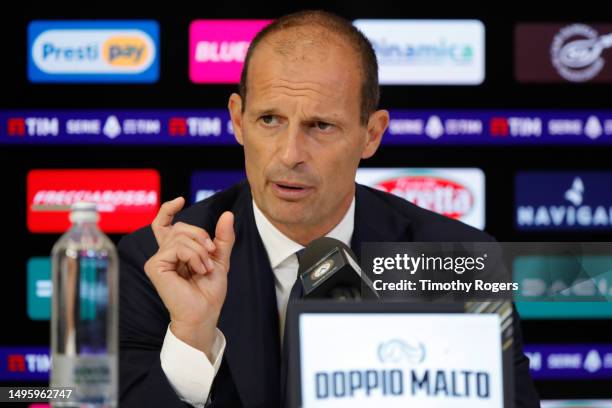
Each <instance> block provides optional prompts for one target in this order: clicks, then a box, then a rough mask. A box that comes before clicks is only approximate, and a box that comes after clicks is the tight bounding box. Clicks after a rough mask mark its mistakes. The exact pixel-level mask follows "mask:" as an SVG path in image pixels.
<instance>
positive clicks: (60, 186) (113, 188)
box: [27, 169, 160, 233]
mask: <svg viewBox="0 0 612 408" xmlns="http://www.w3.org/2000/svg"><path fill="white" fill-rule="evenodd" d="M159 191H160V178H159V173H158V172H157V171H156V170H151V169H137V170H132V169H128V170H123V169H109V170H106V169H95V170H32V171H30V173H28V178H27V206H28V208H27V224H28V229H29V230H30V231H31V232H41V233H62V232H65V231H66V230H67V229H68V228H69V227H70V222H69V220H68V214H69V211H70V206H71V205H72V204H73V203H75V202H78V201H92V202H95V203H96V204H97V205H98V212H99V213H100V222H99V225H100V228H101V229H102V230H103V231H105V232H107V233H129V232H132V231H134V230H136V229H138V228H140V227H143V226H145V225H147V224H149V223H151V222H152V221H153V218H155V214H156V213H157V210H158V208H159Z"/></svg>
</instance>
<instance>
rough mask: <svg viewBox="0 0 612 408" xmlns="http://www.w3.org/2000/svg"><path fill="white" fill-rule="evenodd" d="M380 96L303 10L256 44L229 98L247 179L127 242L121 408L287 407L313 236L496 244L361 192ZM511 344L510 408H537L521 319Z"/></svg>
mask: <svg viewBox="0 0 612 408" xmlns="http://www.w3.org/2000/svg"><path fill="white" fill-rule="evenodd" d="M247 94H248V98H247ZM378 100H379V90H378V74H377V64H376V57H375V54H374V51H373V49H372V47H371V45H370V43H369V42H368V41H367V39H366V38H365V37H364V36H363V35H362V34H361V33H360V32H359V31H357V30H356V29H355V28H354V27H353V26H352V25H351V24H350V22H348V21H346V20H344V19H342V18H339V17H337V16H334V15H331V14H328V13H324V12H302V13H296V14H293V15H289V16H285V17H282V18H280V19H278V20H276V21H275V22H274V23H272V24H271V25H270V26H268V27H267V28H265V29H264V30H262V32H260V33H259V34H258V35H257V37H256V38H255V39H254V40H253V42H252V43H251V46H250V48H249V51H248V53H247V57H246V60H245V63H244V68H243V74H242V79H241V86H240V94H239V95H238V94H232V95H231V97H230V101H229V110H230V115H231V118H232V124H233V128H234V133H235V135H236V140H237V141H238V142H239V143H240V144H241V145H243V147H244V153H245V167H246V173H247V178H248V181H245V182H242V183H240V184H237V185H235V186H233V187H231V188H229V189H228V190H225V191H223V192H220V193H217V194H216V195H214V196H212V197H210V198H209V199H207V200H204V201H202V202H199V203H197V204H196V205H194V206H192V207H190V208H188V209H186V210H184V211H180V212H179V210H181V208H182V206H183V204H184V203H183V200H182V199H175V200H173V201H171V202H168V203H165V204H164V205H163V206H162V208H161V209H160V212H159V214H158V216H157V218H156V219H155V221H154V222H153V224H152V225H151V226H149V227H146V228H143V229H141V230H138V231H136V232H135V233H133V234H130V235H128V236H126V237H124V238H123V239H122V240H121V242H120V243H119V255H120V260H121V268H120V269H121V271H120V279H121V281H120V288H121V291H120V299H121V304H120V353H121V354H120V403H121V406H125V407H132V406H133V407H144V406H147V407H148V406H155V407H157V406H159V407H182V406H189V405H193V406H205V405H207V404H208V405H210V406H219V407H221V406H223V407H240V406H244V407H277V406H279V405H281V397H280V395H281V393H282V391H283V390H281V378H280V372H281V369H280V367H281V363H282V362H281V347H282V333H283V325H284V319H285V313H286V306H287V301H288V297H289V292H290V289H291V287H292V285H293V283H294V282H295V281H296V278H297V257H296V252H297V251H299V250H300V249H301V248H303V247H304V246H306V245H307V244H308V243H309V242H311V241H312V240H314V239H316V238H318V237H321V236H332V237H334V238H337V239H339V240H341V241H343V242H345V243H346V244H347V245H350V246H351V247H352V249H353V250H354V252H355V253H356V255H357V256H358V257H359V256H360V253H359V252H360V248H361V243H362V242H381V241H477V242H481V241H490V240H491V239H492V238H491V237H490V236H488V235H486V234H485V233H483V232H480V231H478V230H476V229H473V228H471V227H468V226H466V225H464V224H462V223H460V222H457V221H453V220H450V219H447V218H445V217H442V216H440V215H437V214H434V213H431V212H429V211H426V210H423V209H420V208H418V207H416V206H414V205H412V204H411V203H409V202H407V201H404V200H402V199H399V198H397V197H394V196H392V195H389V194H386V193H382V192H379V191H376V190H373V189H370V188H367V187H364V186H360V185H357V184H356V183H355V182H354V179H355V172H356V169H357V167H358V165H359V162H360V160H361V159H366V158H369V157H371V156H372V155H373V154H374V153H375V152H376V150H377V149H378V146H379V144H380V140H381V138H382V135H383V133H384V131H385V129H386V128H387V125H388V122H389V115H388V112H387V111H385V110H376V109H377V106H378ZM247 102H248V103H247ZM515 317H516V316H515ZM514 343H515V358H514V363H515V368H514V372H515V384H516V387H515V388H516V406H519V407H536V406H539V403H538V397H537V394H536V392H535V389H534V387H533V383H532V381H531V378H530V375H529V368H528V360H527V358H526V357H525V356H524V354H523V352H522V340H521V334H520V326H519V324H518V321H517V320H515V325H514Z"/></svg>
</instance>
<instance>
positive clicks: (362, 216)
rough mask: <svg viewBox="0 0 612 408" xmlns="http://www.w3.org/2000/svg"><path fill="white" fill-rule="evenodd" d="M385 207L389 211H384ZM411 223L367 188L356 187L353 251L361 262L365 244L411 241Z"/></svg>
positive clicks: (357, 185) (358, 185)
mask: <svg viewBox="0 0 612 408" xmlns="http://www.w3.org/2000/svg"><path fill="white" fill-rule="evenodd" d="M385 207H387V208H388V211H384V209H385ZM411 240H412V227H411V222H410V220H409V219H408V218H406V217H405V216H404V215H403V214H400V213H398V212H397V211H395V210H394V209H393V207H392V206H391V205H389V204H387V203H385V202H384V201H383V200H381V199H380V198H379V197H377V196H376V195H375V194H373V193H372V192H371V191H369V190H368V189H367V188H366V187H364V186H362V185H360V184H356V185H355V227H354V229H353V238H352V239H351V249H352V250H353V252H354V253H355V255H356V256H357V259H358V260H359V261H361V244H362V243H364V242H398V241H411Z"/></svg>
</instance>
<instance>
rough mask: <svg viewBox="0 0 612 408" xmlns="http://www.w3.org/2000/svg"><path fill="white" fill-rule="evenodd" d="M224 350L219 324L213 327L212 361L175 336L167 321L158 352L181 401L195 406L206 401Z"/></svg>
mask: <svg viewBox="0 0 612 408" xmlns="http://www.w3.org/2000/svg"><path fill="white" fill-rule="evenodd" d="M224 351H225V336H224V335H223V333H222V332H221V330H219V329H218V328H217V329H215V340H214V342H213V345H212V350H211V355H212V357H213V360H214V361H213V362H212V364H211V362H210V361H209V360H208V357H206V354H204V353H203V352H202V351H200V350H198V349H196V348H195V347H192V346H190V345H189V344H187V343H185V342H184V341H182V340H180V339H179V338H177V337H176V336H175V335H174V334H173V333H172V330H170V325H168V329H167V330H166V337H165V338H164V344H163V345H162V349H161V354H160V360H161V367H162V370H164V373H165V374H166V377H167V378H168V381H169V382H170V385H171V386H172V388H174V391H175V392H176V393H177V395H178V396H179V398H180V399H181V400H182V401H184V402H187V403H189V404H191V405H194V406H196V407H203V406H204V405H205V404H206V401H207V400H208V394H209V393H210V389H211V387H212V383H213V381H214V379H215V376H216V375H217V372H218V371H219V366H220V365H221V359H222V357H223V353H224Z"/></svg>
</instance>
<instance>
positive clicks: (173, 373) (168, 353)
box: [160, 197, 355, 408]
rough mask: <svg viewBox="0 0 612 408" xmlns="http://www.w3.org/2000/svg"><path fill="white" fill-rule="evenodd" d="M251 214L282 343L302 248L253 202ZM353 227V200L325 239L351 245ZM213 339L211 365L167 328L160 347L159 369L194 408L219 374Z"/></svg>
mask: <svg viewBox="0 0 612 408" xmlns="http://www.w3.org/2000/svg"><path fill="white" fill-rule="evenodd" d="M253 213H254V215H255V224H257V231H258V232H259V236H260V237H261V240H262V242H263V244H264V247H265V249H266V252H267V254H268V259H269V261H270V267H271V268H272V272H273V273H274V285H275V289H276V300H277V304H278V314H279V322H280V325H279V326H280V333H279V335H280V339H281V344H282V341H283V331H284V327H285V315H286V312H287V303H288V302H289V294H290V293H291V288H292V287H293V284H294V283H295V280H296V279H297V272H298V260H297V256H296V255H295V253H296V252H297V251H299V250H300V249H302V248H304V246H302V245H300V244H298V243H297V242H295V241H293V240H291V239H290V238H288V237H287V236H286V235H285V234H283V233H282V232H280V231H279V230H278V229H277V228H276V227H275V226H274V225H273V224H272V223H271V222H270V221H269V220H268V219H267V218H266V217H265V215H264V214H263V213H262V212H261V210H260V209H259V208H258V207H257V205H256V204H255V201H254V200H253ZM354 225H355V197H353V201H352V202H351V205H350V207H349V209H348V211H347V212H346V214H345V215H344V217H343V218H342V220H341V221H340V222H339V223H338V225H336V226H335V227H334V228H333V229H332V230H331V231H330V232H329V233H328V234H327V235H326V236H327V237H331V238H335V239H337V240H340V241H342V242H344V243H345V244H346V245H349V246H350V244H351V238H352V236H353V229H354ZM216 330H217V332H216V336H215V340H214V343H213V347H212V351H211V354H212V356H213V359H214V361H213V362H212V364H211V362H210V361H209V360H208V357H206V354H204V353H203V352H202V351H200V350H198V349H196V348H194V347H192V346H190V345H189V344H187V343H185V342H183V341H181V340H180V339H178V338H177V337H175V336H174V334H173V333H172V331H171V330H170V325H168V329H167V330H166V337H165V338H164V343H163V345H162V349H161V353H160V360H161V366H162V369H163V370H164V373H165V374H166V377H167V378H168V381H169V382H170V384H171V386H172V388H174V391H175V392H176V393H177V395H178V396H179V398H180V399H181V400H182V401H184V402H187V403H189V404H191V405H193V406H195V407H198V408H200V407H204V405H205V404H206V402H207V400H208V395H209V393H210V388H211V386H212V383H213V380H214V379H215V376H216V375H217V372H218V371H219V366H220V365H221V359H222V357H223V352H224V351H225V336H223V333H221V331H220V330H219V329H216Z"/></svg>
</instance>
